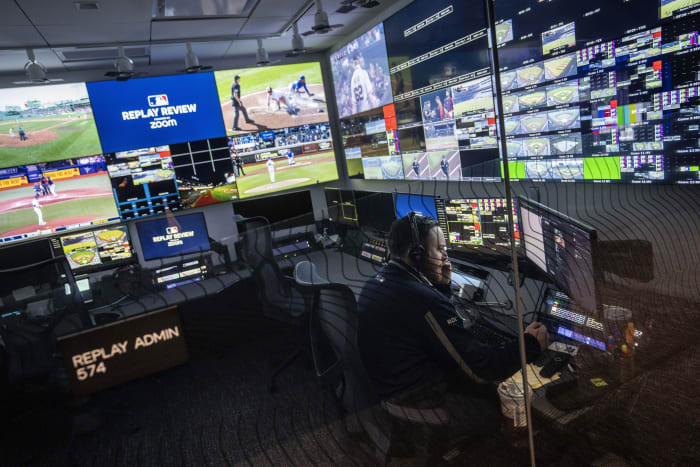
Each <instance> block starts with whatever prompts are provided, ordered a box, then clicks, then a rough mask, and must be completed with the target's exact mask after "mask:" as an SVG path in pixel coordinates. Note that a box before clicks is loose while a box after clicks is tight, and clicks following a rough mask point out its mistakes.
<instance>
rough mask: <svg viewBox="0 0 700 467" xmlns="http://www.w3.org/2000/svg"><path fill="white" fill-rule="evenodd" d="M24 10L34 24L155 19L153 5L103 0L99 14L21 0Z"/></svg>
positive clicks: (139, 0)
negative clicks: (153, 17)
mask: <svg viewBox="0 0 700 467" xmlns="http://www.w3.org/2000/svg"><path fill="white" fill-rule="evenodd" d="M19 3H20V6H21V7H22V9H23V10H24V11H25V12H26V13H27V15H28V16H29V17H30V18H31V20H32V22H33V23H34V24H40V25H41V24H73V25H78V24H86V23H99V24H115V23H131V22H135V23H142V22H145V21H150V19H151V2H150V1H144V0H111V1H110V0H101V1H99V4H100V9H99V10H96V11H78V10H77V9H76V8H75V6H74V5H73V2H72V1H66V0H62V1H57V0H52V1H47V0H20V1H19Z"/></svg>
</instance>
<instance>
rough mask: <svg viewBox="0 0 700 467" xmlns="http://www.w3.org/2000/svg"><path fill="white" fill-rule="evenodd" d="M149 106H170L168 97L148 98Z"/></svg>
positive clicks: (165, 95)
mask: <svg viewBox="0 0 700 467" xmlns="http://www.w3.org/2000/svg"><path fill="white" fill-rule="evenodd" d="M148 105H149V106H151V107H160V106H163V105H168V95H167V94H157V95H155V96H148Z"/></svg>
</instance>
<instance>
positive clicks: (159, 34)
mask: <svg viewBox="0 0 700 467" xmlns="http://www.w3.org/2000/svg"><path fill="white" fill-rule="evenodd" d="M245 21H246V20H245V19H242V18H220V19H201V20H183V21H156V22H154V23H153V27H152V31H151V37H152V38H153V40H161V39H187V38H202V37H213V36H231V37H232V38H233V36H235V35H236V34H238V31H240V29H241V27H242V26H243V24H244V23H245Z"/></svg>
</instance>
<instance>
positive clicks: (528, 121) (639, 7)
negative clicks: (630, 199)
mask: <svg viewBox="0 0 700 467" xmlns="http://www.w3.org/2000/svg"><path fill="white" fill-rule="evenodd" d="M484 12H485V10H484V8H483V5H482V3H481V2H478V1H477V2H455V1H453V0H444V1H439V0H438V1H436V0H431V1H428V0H417V1H415V2H413V3H412V4H411V5H409V6H408V7H406V8H404V9H403V10H401V11H400V12H398V13H397V14H395V15H394V16H392V17H390V18H389V19H387V20H386V21H384V23H382V24H381V25H378V26H376V27H374V28H372V29H371V30H370V31H368V32H367V33H366V34H363V35H362V36H360V37H358V38H357V39H355V40H354V41H352V42H351V43H350V44H348V45H346V46H345V47H343V48H341V49H340V50H338V51H337V52H335V53H334V54H332V55H331V67H332V68H333V76H334V79H335V81H336V83H335V85H336V87H335V90H336V98H337V100H338V105H339V108H340V115H341V117H342V118H341V132H342V135H343V145H344V147H345V152H346V160H347V164H348V171H349V175H350V176H351V177H353V176H354V177H363V178H366V179H376V178H381V179H401V178H403V179H407V180H421V179H425V180H428V179H429V180H469V181H491V180H493V181H497V180H500V179H501V176H502V169H501V163H500V149H499V144H498V139H497V135H498V132H497V124H496V115H495V111H494V109H495V105H494V92H493V89H494V84H493V81H494V80H493V79H492V78H493V77H492V72H491V64H490V60H489V53H488V52H489V40H488V37H487V29H486V17H485V14H484ZM495 17H496V24H497V25H496V37H497V43H498V54H499V61H500V67H501V70H500V77H501V82H502V89H503V95H502V96H500V98H501V99H502V105H503V109H504V117H505V128H504V129H503V131H502V134H504V135H505V137H506V139H507V149H508V157H509V160H510V165H509V169H510V170H509V172H510V176H511V179H514V180H532V181H567V182H575V181H582V182H584V181H585V182H598V183H616V182H617V183H619V182H627V183H678V184H688V183H700V143H699V141H700V140H698V138H697V131H698V123H697V122H698V118H699V117H698V115H699V112H700V110H699V109H700V97H699V94H700V87H698V85H697V83H698V81H700V69H699V68H698V65H697V64H698V63H699V62H700V60H698V52H699V51H700V39H699V37H700V36H698V30H699V29H700V28H699V27H698V19H699V18H700V2H698V1H696V0H693V1H682V2H681V1H676V0H620V1H604V0H594V1H593V2H579V3H578V4H571V2H567V1H565V0H547V1H542V0H528V1H521V0H503V1H499V2H496V3H495ZM382 34H383V38H384V44H385V46H386V60H384V58H383V55H382V51H383V50H384V49H383V48H382V47H381V45H382V44H381V41H380V40H379V38H380V37H381V36H382ZM387 67H388V70H389V76H390V81H391V88H392V96H393V100H392V102H393V104H394V105H393V109H392V110H393V113H394V115H395V119H396V131H394V132H390V131H388V129H387V130H386V131H380V130H382V129H381V125H380V121H381V120H382V118H383V115H384V112H383V111H382V106H384V108H386V106H387V105H389V104H391V102H389V101H382V102H378V100H377V99H376V94H377V89H379V88H380V86H381V83H383V79H384V77H385V70H386V69H387ZM338 77H340V81H339V78H338ZM365 77H369V80H366V79H365ZM339 82H340V83H341V84H339ZM353 83H355V84H354V88H353ZM366 95H369V96H373V95H374V96H375V98H374V99H371V98H370V99H365V100H362V98H363V97H364V96H366ZM353 99H355V100H357V101H358V102H363V103H364V104H366V103H367V102H370V103H374V104H376V105H373V106H371V107H370V108H367V105H364V106H358V105H353ZM358 99H359V100H358ZM399 165H400V168H399Z"/></svg>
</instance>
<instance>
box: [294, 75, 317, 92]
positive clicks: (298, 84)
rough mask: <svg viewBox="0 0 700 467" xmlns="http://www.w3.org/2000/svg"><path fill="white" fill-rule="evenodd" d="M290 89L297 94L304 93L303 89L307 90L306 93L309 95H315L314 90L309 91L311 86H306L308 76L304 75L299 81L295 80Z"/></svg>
mask: <svg viewBox="0 0 700 467" xmlns="http://www.w3.org/2000/svg"><path fill="white" fill-rule="evenodd" d="M289 90H290V91H291V92H293V93H297V94H302V91H306V94H308V95H309V97H311V96H313V95H314V94H313V93H312V92H309V88H308V87H306V77H305V76H303V75H302V76H300V77H299V79H298V80H297V81H294V82H293V83H292V84H290V85H289Z"/></svg>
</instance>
